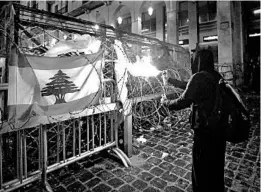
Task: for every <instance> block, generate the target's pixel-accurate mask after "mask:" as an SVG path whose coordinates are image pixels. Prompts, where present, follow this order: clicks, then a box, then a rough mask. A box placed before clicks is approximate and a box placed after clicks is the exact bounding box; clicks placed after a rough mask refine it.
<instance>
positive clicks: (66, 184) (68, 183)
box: [60, 177, 75, 186]
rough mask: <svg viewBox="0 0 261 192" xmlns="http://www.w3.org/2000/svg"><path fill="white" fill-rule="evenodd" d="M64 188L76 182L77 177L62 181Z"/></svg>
mask: <svg viewBox="0 0 261 192" xmlns="http://www.w3.org/2000/svg"><path fill="white" fill-rule="evenodd" d="M60 182H61V183H62V184H63V185H64V186H68V185H71V184H72V183H74V182H75V177H69V178H66V179H63V180H61V181H60Z"/></svg>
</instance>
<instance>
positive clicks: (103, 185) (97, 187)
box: [92, 183, 111, 192]
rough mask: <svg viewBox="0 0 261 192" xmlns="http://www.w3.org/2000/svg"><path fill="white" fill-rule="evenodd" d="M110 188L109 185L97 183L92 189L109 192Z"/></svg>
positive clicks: (95, 191) (98, 191)
mask: <svg viewBox="0 0 261 192" xmlns="http://www.w3.org/2000/svg"><path fill="white" fill-rule="evenodd" d="M110 190H111V187H109V186H108V185H105V184H103V183H101V184H99V185H97V186H96V187H94V188H93V189H92V191H93V192H109V191H110Z"/></svg>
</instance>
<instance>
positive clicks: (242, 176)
mask: <svg viewBox="0 0 261 192" xmlns="http://www.w3.org/2000/svg"><path fill="white" fill-rule="evenodd" d="M236 179H237V180H240V181H244V182H246V183H248V182H249V180H250V177H248V176H246V175H243V174H242V173H238V174H237V175H236Z"/></svg>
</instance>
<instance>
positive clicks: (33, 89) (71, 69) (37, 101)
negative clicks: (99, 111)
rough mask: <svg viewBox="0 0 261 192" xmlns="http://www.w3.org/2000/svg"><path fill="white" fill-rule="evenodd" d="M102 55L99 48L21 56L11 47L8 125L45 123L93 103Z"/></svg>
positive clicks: (96, 91) (65, 116)
mask: <svg viewBox="0 0 261 192" xmlns="http://www.w3.org/2000/svg"><path fill="white" fill-rule="evenodd" d="M102 56H103V50H100V51H99V52H97V53H95V54H88V55H82V56H72V57H61V58H59V57H38V56H29V55H24V54H22V53H20V52H19V51H18V50H17V49H14V50H13V51H12V60H11V63H10V65H9V89H8V90H9V91H8V116H9V124H11V125H12V127H13V128H15V129H19V128H20V129H21V128H28V127H34V126H37V125H39V124H48V123H51V122H56V121H61V120H66V119H69V118H71V117H72V116H70V113H72V112H75V111H79V110H84V109H86V108H87V107H90V106H93V105H97V104H98V103H99V98H100V95H101V70H102V65H103V60H102ZM68 114H69V115H68Z"/></svg>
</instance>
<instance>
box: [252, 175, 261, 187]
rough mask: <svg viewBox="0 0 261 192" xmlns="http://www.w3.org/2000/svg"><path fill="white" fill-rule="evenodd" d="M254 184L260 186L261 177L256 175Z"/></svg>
mask: <svg viewBox="0 0 261 192" xmlns="http://www.w3.org/2000/svg"><path fill="white" fill-rule="evenodd" d="M253 185H254V186H255V187H259V188H260V177H257V176H256V177H255V179H254V183H253Z"/></svg>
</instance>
